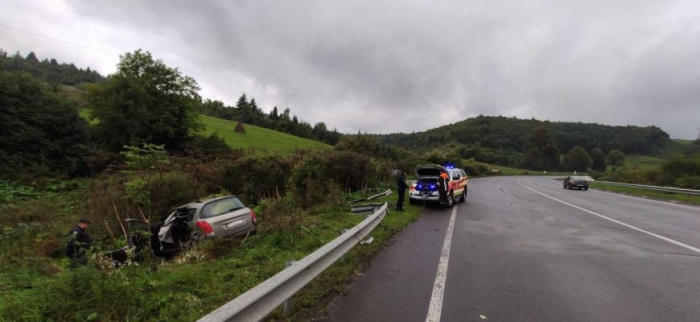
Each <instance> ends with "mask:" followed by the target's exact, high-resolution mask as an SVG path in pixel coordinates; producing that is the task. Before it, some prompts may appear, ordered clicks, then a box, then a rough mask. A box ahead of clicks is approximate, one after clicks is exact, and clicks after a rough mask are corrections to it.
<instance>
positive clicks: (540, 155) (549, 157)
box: [521, 126, 559, 170]
mask: <svg viewBox="0 0 700 322" xmlns="http://www.w3.org/2000/svg"><path fill="white" fill-rule="evenodd" d="M527 147H528V148H527V152H526V153H525V155H523V160H522V164H521V165H522V166H523V167H525V168H527V169H533V170H555V169H556V168H558V167H559V148H558V147H557V144H556V142H554V139H552V137H551V136H549V132H548V131H547V128H546V127H544V126H538V127H536V128H535V129H534V131H533V132H532V135H530V137H529V138H528V140H527Z"/></svg>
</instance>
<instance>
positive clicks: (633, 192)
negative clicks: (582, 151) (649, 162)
mask: <svg viewBox="0 0 700 322" xmlns="http://www.w3.org/2000/svg"><path fill="white" fill-rule="evenodd" d="M591 189H598V190H604V191H609V192H615V193H622V194H626V195H630V196H637V197H645V198H651V199H658V200H670V201H679V202H683V203H688V204H695V205H700V196H696V195H687V194H680V193H669V192H662V191H653V190H645V189H639V188H630V187H619V186H615V185H611V184H606V183H602V182H593V183H591Z"/></svg>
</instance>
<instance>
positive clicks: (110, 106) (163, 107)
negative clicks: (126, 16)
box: [87, 49, 203, 151]
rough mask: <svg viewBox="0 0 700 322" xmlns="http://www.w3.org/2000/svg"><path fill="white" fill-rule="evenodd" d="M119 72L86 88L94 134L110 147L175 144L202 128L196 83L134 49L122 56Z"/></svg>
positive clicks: (176, 146) (171, 145) (168, 146)
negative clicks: (198, 112)
mask: <svg viewBox="0 0 700 322" xmlns="http://www.w3.org/2000/svg"><path fill="white" fill-rule="evenodd" d="M120 58H121V60H120V62H119V64H118V65H117V72H116V73H115V74H114V75H112V76H110V77H109V79H108V80H107V81H106V82H105V84H102V85H93V86H90V87H89V88H88V94H87V98H88V101H89V103H90V104H91V105H92V108H93V114H94V116H95V117H97V118H98V119H99V120H100V123H99V124H98V125H97V127H96V133H97V135H98V139H100V140H101V141H102V142H103V143H104V144H105V145H107V146H108V147H109V148H110V149H112V150H113V151H119V150H121V149H122V147H123V146H124V145H131V146H139V145H141V144H143V143H153V144H158V145H165V147H166V148H168V149H178V148H179V147H180V144H182V143H184V142H186V141H188V140H189V139H190V138H191V137H192V135H193V133H195V132H197V131H199V130H201V129H202V127H203V126H202V124H201V123H200V121H199V118H198V116H197V114H196V108H197V106H198V105H199V104H200V98H199V95H198V94H197V91H198V90H199V87H198V85H197V82H196V81H195V80H194V79H193V78H191V77H189V76H184V75H182V74H181V73H180V71H178V70H177V69H173V68H170V67H168V66H166V65H165V64H164V63H163V62H162V61H161V60H156V59H154V58H153V56H151V54H150V53H149V52H144V51H142V50H140V49H139V50H137V51H135V52H133V53H126V54H125V55H123V56H121V57H120Z"/></svg>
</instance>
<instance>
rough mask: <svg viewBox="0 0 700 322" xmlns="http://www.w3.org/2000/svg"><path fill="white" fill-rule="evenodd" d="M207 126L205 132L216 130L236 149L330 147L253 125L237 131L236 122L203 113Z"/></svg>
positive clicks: (288, 150) (272, 149) (202, 116)
mask: <svg viewBox="0 0 700 322" xmlns="http://www.w3.org/2000/svg"><path fill="white" fill-rule="evenodd" d="M200 118H201V120H202V122H203V123H204V124H205V126H206V128H205V130H204V134H206V135H210V134H212V133H214V132H216V133H217V134H218V135H219V136H221V137H222V138H224V140H225V141H226V143H228V145H229V146H231V147H232V148H234V149H238V148H249V147H254V148H260V149H265V150H269V151H280V152H292V151H294V150H295V149H330V147H331V146H330V145H327V144H325V143H321V142H318V141H314V140H309V139H304V138H300V137H297V136H293V135H289V134H286V133H282V132H277V131H273V130H269V129H265V128H262V127H257V126H253V125H247V124H246V125H245V130H246V133H236V132H234V131H233V130H234V129H235V128H236V122H234V121H229V120H224V119H219V118H215V117H211V116H206V115H201V116H200Z"/></svg>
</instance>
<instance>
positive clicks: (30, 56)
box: [25, 51, 39, 62]
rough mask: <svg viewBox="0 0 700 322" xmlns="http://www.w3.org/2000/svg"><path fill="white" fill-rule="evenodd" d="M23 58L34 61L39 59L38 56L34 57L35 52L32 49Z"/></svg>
mask: <svg viewBox="0 0 700 322" xmlns="http://www.w3.org/2000/svg"><path fill="white" fill-rule="evenodd" d="M25 59H26V60H31V61H35V62H38V61H39V58H37V57H36V54H34V52H33V51H32V52H29V54H28V55H27V58H25Z"/></svg>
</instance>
